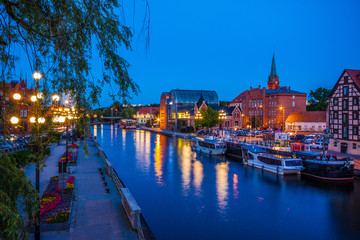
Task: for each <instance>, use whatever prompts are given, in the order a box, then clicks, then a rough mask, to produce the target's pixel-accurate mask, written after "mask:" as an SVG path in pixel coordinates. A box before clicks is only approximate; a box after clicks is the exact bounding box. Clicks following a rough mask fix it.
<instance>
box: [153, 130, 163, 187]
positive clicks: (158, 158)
mask: <svg viewBox="0 0 360 240" xmlns="http://www.w3.org/2000/svg"><path fill="white" fill-rule="evenodd" d="M160 138H161V137H160V135H159V134H158V135H156V141H155V154H154V159H155V163H154V168H155V169H154V170H155V175H156V177H157V183H159V184H160V185H162V184H163V179H162V175H163V171H162V151H161V141H160Z"/></svg>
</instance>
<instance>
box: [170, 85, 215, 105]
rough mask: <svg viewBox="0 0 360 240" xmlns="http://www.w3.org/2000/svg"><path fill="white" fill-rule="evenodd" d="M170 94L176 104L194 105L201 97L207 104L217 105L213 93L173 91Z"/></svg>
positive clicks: (205, 91) (204, 91)
mask: <svg viewBox="0 0 360 240" xmlns="http://www.w3.org/2000/svg"><path fill="white" fill-rule="evenodd" d="M171 93H173V95H174V98H175V99H174V100H175V101H176V102H177V103H178V104H194V103H195V102H196V101H198V100H199V98H200V96H201V95H203V98H204V100H205V101H206V103H207V104H216V105H218V104H219V97H218V95H217V93H216V92H215V91H208V90H181V89H173V90H171Z"/></svg>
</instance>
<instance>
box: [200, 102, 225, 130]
mask: <svg viewBox="0 0 360 240" xmlns="http://www.w3.org/2000/svg"><path fill="white" fill-rule="evenodd" d="M200 113H201V115H202V119H200V120H199V125H200V126H201V127H203V128H204V127H206V128H212V127H215V126H216V124H218V123H220V120H219V113H218V111H216V110H213V109H212V108H211V107H209V106H208V107H207V108H202V109H201V110H200Z"/></svg>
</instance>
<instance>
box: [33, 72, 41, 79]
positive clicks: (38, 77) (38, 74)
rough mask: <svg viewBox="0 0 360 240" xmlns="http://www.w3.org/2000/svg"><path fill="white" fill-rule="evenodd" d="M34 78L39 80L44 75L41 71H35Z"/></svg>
mask: <svg viewBox="0 0 360 240" xmlns="http://www.w3.org/2000/svg"><path fill="white" fill-rule="evenodd" d="M33 78H34V79H35V80H37V81H39V80H40V79H41V78H42V75H41V73H39V72H34V74H33Z"/></svg>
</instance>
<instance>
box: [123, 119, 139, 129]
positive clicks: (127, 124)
mask: <svg viewBox="0 0 360 240" xmlns="http://www.w3.org/2000/svg"><path fill="white" fill-rule="evenodd" d="M119 128H120V129H136V121H135V120H133V119H122V120H121V123H120V124H119Z"/></svg>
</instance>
